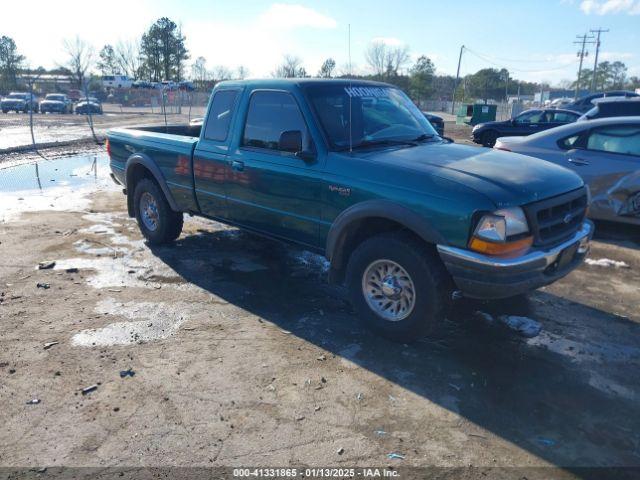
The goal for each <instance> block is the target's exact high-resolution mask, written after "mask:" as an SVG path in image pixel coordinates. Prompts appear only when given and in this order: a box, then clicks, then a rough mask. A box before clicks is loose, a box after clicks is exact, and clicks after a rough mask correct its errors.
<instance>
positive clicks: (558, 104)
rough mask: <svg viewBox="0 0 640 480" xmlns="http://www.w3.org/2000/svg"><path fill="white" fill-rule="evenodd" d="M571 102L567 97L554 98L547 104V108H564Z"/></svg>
mask: <svg viewBox="0 0 640 480" xmlns="http://www.w3.org/2000/svg"><path fill="white" fill-rule="evenodd" d="M572 102H573V100H572V99H570V98H567V97H562V98H556V99H555V100H551V101H550V102H549V107H551V108H565V107H566V106H567V105H569V104H570V103H572Z"/></svg>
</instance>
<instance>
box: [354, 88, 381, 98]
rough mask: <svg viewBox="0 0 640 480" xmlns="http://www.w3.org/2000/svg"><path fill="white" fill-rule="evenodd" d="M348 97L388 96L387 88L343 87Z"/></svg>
mask: <svg viewBox="0 0 640 480" xmlns="http://www.w3.org/2000/svg"><path fill="white" fill-rule="evenodd" d="M344 91H345V92H347V95H349V96H350V97H383V98H386V97H388V96H389V89H388V88H380V87H344Z"/></svg>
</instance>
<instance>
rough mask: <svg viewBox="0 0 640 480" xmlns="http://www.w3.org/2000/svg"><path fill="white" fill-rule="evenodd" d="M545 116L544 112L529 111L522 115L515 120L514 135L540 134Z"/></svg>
mask: <svg viewBox="0 0 640 480" xmlns="http://www.w3.org/2000/svg"><path fill="white" fill-rule="evenodd" d="M544 115H545V113H544V111H543V110H529V111H528V112H523V113H521V114H520V115H518V116H517V117H516V118H515V119H514V120H513V133H512V135H514V136H516V135H531V134H532V133H536V132H539V131H540V130H541V129H542V125H543V123H544V118H543V117H544Z"/></svg>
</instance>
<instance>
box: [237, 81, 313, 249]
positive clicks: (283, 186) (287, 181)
mask: <svg viewBox="0 0 640 480" xmlns="http://www.w3.org/2000/svg"><path fill="white" fill-rule="evenodd" d="M241 111H246V116H245V119H244V125H243V126H242V128H239V129H236V131H238V132H239V133H238V134H237V138H236V139H235V140H234V145H232V152H231V154H230V155H229V161H228V164H227V169H226V174H225V185H226V187H227V202H228V203H227V205H228V212H229V219H230V220H231V221H232V222H233V223H236V224H238V225H241V226H244V227H246V228H249V229H253V230H256V231H259V232H263V233H267V234H269V235H273V236H277V237H282V238H285V239H287V240H293V241H296V242H298V243H303V244H306V245H309V246H312V247H318V246H319V231H320V230H319V222H320V210H321V197H320V196H321V182H322V179H321V175H322V172H321V163H322V162H321V159H320V157H319V156H318V154H317V153H315V152H317V150H316V149H315V147H314V141H313V140H312V138H311V134H310V131H309V128H308V127H307V122H306V120H305V118H304V115H303V113H302V111H301V109H300V107H299V104H298V102H297V101H296V99H295V97H294V96H293V94H292V93H291V92H288V91H276V90H255V91H253V92H251V94H250V95H247V96H246V98H245V99H244V106H243V108H242V109H241ZM285 132H287V133H291V132H300V133H301V136H302V140H301V146H302V149H303V150H304V151H305V153H306V154H305V155H301V154H300V153H298V154H296V153H294V152H292V151H288V150H287V149H286V148H285V147H284V146H283V138H285V137H286V134H285V135H284V136H283V133H285Z"/></svg>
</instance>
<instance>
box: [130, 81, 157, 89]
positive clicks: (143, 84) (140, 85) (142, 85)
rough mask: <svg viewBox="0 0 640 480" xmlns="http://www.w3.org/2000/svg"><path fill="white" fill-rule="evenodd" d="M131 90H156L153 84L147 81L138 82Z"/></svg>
mask: <svg viewBox="0 0 640 480" xmlns="http://www.w3.org/2000/svg"><path fill="white" fill-rule="evenodd" d="M131 88H154V86H153V82H149V81H147V80H136V81H135V82H133V83H132V84H131Z"/></svg>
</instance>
